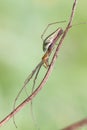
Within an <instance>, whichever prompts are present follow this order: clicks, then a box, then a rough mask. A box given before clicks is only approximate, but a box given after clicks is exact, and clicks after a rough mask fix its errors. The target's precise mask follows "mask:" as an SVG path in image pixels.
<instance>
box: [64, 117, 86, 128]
mask: <svg viewBox="0 0 87 130" xmlns="http://www.w3.org/2000/svg"><path fill="white" fill-rule="evenodd" d="M85 125H87V118H85V119H83V120H81V121H78V122H76V123H74V124H72V125H70V126H68V127H66V128H63V129H62V130H77V128H79V127H82V126H85Z"/></svg>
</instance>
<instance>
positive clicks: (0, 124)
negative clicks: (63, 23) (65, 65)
mask: <svg viewBox="0 0 87 130" xmlns="http://www.w3.org/2000/svg"><path fill="white" fill-rule="evenodd" d="M76 1H77V0H74V4H73V8H72V12H71V16H70V19H69V23H68V25H67V27H66V29H65V31H64V33H63V35H62V37H61V39H60V41H59V45H58V47H57V48H56V51H55V53H54V56H53V58H52V61H51V64H50V67H49V69H48V70H47V73H46V74H45V76H44V78H43V80H42V81H41V83H40V85H39V86H38V87H37V88H36V89H35V90H34V92H33V93H32V94H31V95H30V96H29V97H28V98H26V99H25V100H24V101H23V102H22V103H21V104H20V105H19V106H17V107H16V108H15V109H14V110H13V111H12V112H11V113H10V114H9V115H8V116H6V117H5V118H4V119H3V120H2V121H1V122H0V126H2V125H4V124H5V123H6V122H7V121H8V120H9V119H11V118H12V117H13V116H14V115H15V114H16V113H17V112H18V111H20V110H21V109H22V108H23V107H24V106H25V105H26V104H28V103H29V102H30V101H31V100H32V99H33V98H34V97H35V96H36V95H37V94H38V92H39V91H40V90H41V89H42V88H43V87H44V85H45V84H46V82H47V80H48V78H49V76H50V75H51V72H52V70H53V67H54V65H55V62H56V60H57V56H58V52H59V49H60V47H61V45H62V44H63V40H64V38H65V36H66V34H67V33H68V31H69V28H70V26H71V25H72V20H73V16H74V11H75V7H76Z"/></svg>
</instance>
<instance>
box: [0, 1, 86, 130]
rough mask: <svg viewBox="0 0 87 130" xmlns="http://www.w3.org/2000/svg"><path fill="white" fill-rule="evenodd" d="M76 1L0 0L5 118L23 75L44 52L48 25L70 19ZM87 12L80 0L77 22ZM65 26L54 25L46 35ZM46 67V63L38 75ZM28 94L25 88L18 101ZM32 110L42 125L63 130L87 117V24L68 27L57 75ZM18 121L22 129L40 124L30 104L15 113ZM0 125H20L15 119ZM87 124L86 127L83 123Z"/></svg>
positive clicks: (1, 111) (0, 94)
mask: <svg viewBox="0 0 87 130" xmlns="http://www.w3.org/2000/svg"><path fill="white" fill-rule="evenodd" d="M73 1H74V0H70V1H69V0H0V120H2V119H3V118H4V117H5V116H6V115H7V114H9V113H10V112H11V111H12V107H13V103H14V99H15V97H16V95H17V93H18V92H19V90H20V88H21V86H22V85H23V82H24V80H25V79H26V77H27V75H28V74H29V73H30V72H31V71H32V70H33V69H34V67H35V66H36V65H37V64H38V62H39V61H40V60H41V57H42V55H43V54H44V53H43V51H42V40H41V38H40V36H41V34H42V32H43V30H44V29H45V27H46V26H47V24H48V23H51V22H55V21H61V20H66V21H67V22H68V18H69V16H70V13H71V8H72V4H73ZM86 11H87V1H86V0H83V1H82V0H78V5H77V9H76V13H75V17H74V21H73V24H75V23H81V22H87V12H86ZM66 25H67V23H61V24H57V25H53V26H52V27H50V29H49V30H48V32H47V34H50V32H52V31H54V30H55V29H56V28H57V27H59V26H61V27H63V28H65V26H66ZM47 34H46V35H47ZM45 72H46V70H45V68H44V67H43V68H42V71H41V72H40V75H39V77H38V80H40V79H42V77H43V74H44V73H45ZM31 84H32V82H31ZM31 84H30V85H28V88H29V91H31V89H30V88H31V87H30V86H31ZM25 98H26V94H25V93H23V94H22V95H21V96H20V98H19V100H18V103H20V102H21V101H22V100H23V99H25ZM33 111H34V114H35V117H36V121H37V124H38V126H39V127H40V129H41V130H58V129H60V128H63V127H65V126H67V125H70V124H72V123H74V122H76V121H78V120H81V119H83V118H85V117H86V116H87V25H86V24H85V25H84V24H83V25H79V26H74V27H73V28H71V30H70V31H69V33H68V35H67V37H66V38H65V41H64V44H63V46H62V48H61V49H60V53H59V57H58V60H57V62H56V65H55V67H54V70H53V72H52V75H51V76H50V78H49V80H48V82H47V84H46V85H45V87H44V88H43V89H42V90H41V91H40V93H39V94H38V95H37V96H36V97H35V99H34V104H33ZM15 121H16V123H17V126H18V130H24V129H26V130H29V129H30V130H36V129H37V128H36V127H35V124H34V122H33V120H32V116H31V111H30V105H27V106H25V107H24V109H22V110H21V111H20V112H19V113H17V114H16V116H15ZM0 129H1V130H11V129H12V130H16V128H15V126H14V124H13V122H12V119H11V120H9V121H8V122H7V123H6V124H5V125H4V126H2V127H1V128H0ZM85 129H86V130H87V127H84V128H80V130H85Z"/></svg>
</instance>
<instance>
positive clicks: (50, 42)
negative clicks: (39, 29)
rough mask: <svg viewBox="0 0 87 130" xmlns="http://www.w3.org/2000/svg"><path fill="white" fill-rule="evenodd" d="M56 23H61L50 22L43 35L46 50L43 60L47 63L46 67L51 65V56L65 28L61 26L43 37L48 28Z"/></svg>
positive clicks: (44, 49)
mask: <svg viewBox="0 0 87 130" xmlns="http://www.w3.org/2000/svg"><path fill="white" fill-rule="evenodd" d="M61 22H65V21H61ZM56 23H59V22H55V23H51V24H48V26H47V27H46V29H45V30H44V32H43V34H42V36H41V38H42V40H43V51H44V52H45V54H44V56H43V57H42V61H43V63H44V64H45V65H46V67H48V66H49V62H48V60H49V56H50V54H51V52H52V50H53V48H54V45H55V43H56V42H57V40H58V39H59V38H60V36H61V35H62V34H63V29H62V28H61V27H59V28H58V29H56V30H55V31H54V32H53V33H51V34H50V35H49V36H47V37H46V38H45V39H43V35H44V34H45V32H46V30H47V29H48V27H49V26H50V25H52V24H56Z"/></svg>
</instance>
